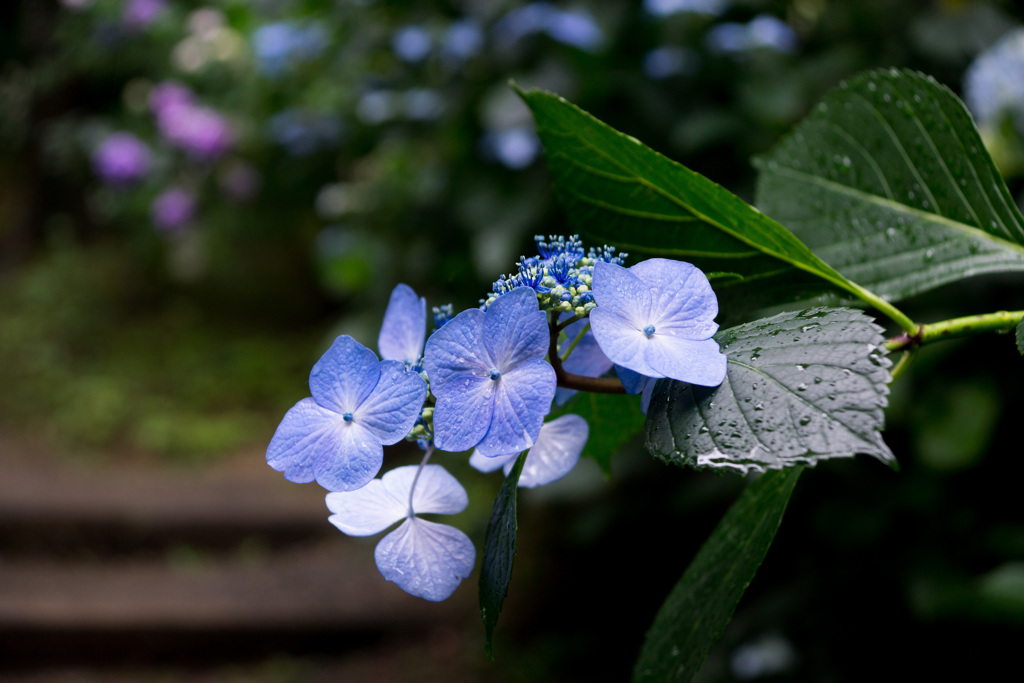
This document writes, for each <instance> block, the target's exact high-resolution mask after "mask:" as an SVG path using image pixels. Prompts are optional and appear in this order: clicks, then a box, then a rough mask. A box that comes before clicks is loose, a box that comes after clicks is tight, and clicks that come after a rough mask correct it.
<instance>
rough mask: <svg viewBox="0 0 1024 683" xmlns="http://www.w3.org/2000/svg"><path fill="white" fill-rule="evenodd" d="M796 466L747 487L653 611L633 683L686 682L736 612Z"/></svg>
mask: <svg viewBox="0 0 1024 683" xmlns="http://www.w3.org/2000/svg"><path fill="white" fill-rule="evenodd" d="M800 471H801V468H799V467H794V468H791V469H786V470H782V471H781V472H769V473H768V474H764V475H762V476H761V477H760V478H758V479H757V480H756V481H754V482H752V483H751V484H750V485H749V486H747V488H746V490H745V491H744V492H743V493H742V494H741V495H740V497H739V498H738V499H737V500H736V502H735V503H733V505H732V507H731V508H729V511H728V512H726V513H725V516H724V517H723V518H722V521H721V522H719V523H718V526H717V527H715V530H714V531H712V532H711V536H710V537H709V538H708V540H707V541H706V542H705V543H704V545H703V546H701V549H700V551H699V552H698V553H697V557H695V558H694V560H693V562H692V563H690V566H689V567H687V569H686V572H685V573H684V574H683V578H681V579H680V580H679V583H677V584H676V586H675V588H673V589H672V592H671V593H669V596H668V599H666V600H665V603H664V604H663V605H662V606H661V609H660V610H658V615H657V616H656V617H655V619H654V624H653V625H652V626H651V630H650V631H648V633H647V638H646V640H645V641H644V647H643V650H641V652H640V658H639V659H638V660H637V663H636V668H635V669H634V670H633V680H634V681H638V682H639V681H657V682H658V683H663V682H665V681H681V682H685V681H689V680H690V679H692V678H693V676H694V674H696V673H697V670H698V669H699V668H700V665H701V662H703V661H704V658H705V657H707V654H708V651H709V650H710V649H711V646H712V645H714V643H715V641H717V640H718V638H719V636H721V635H722V631H724V630H725V627H726V625H727V624H728V623H729V620H730V619H732V613H733V612H734V611H735V610H736V605H737V604H738V603H739V601H740V598H741V597H742V596H743V592H744V591H745V590H746V588H747V586H748V585H749V584H750V582H751V581H752V580H753V578H754V574H756V573H757V569H758V567H760V566H761V562H762V561H763V560H764V556H765V554H766V553H767V552H768V547H769V546H771V544H772V540H773V539H774V538H775V532H776V531H777V530H778V528H779V522H781V521H782V514H783V513H784V512H785V511H786V504H787V503H788V502H789V497H790V496H791V495H792V493H793V487H794V486H796V480H797V478H798V477H799V476H800Z"/></svg>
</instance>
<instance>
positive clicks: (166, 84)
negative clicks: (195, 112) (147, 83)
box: [149, 81, 196, 116]
mask: <svg viewBox="0 0 1024 683" xmlns="http://www.w3.org/2000/svg"><path fill="white" fill-rule="evenodd" d="M195 99H196V98H195V95H194V94H193V93H192V90H191V89H189V88H188V86H185V85H182V84H181V83H179V82H178V81H162V82H160V83H157V84H156V85H154V86H153V89H152V90H150V91H149V110H150V111H151V112H153V113H154V114H155V115H157V116H160V113H161V112H162V111H164V110H166V109H167V108H168V107H174V106H184V105H191V104H192V103H193V102H195Z"/></svg>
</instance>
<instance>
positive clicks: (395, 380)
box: [354, 360, 427, 446]
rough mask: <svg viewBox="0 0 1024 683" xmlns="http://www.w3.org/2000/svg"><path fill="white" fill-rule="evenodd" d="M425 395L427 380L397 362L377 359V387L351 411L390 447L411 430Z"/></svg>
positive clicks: (356, 419)
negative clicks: (378, 368) (378, 373)
mask: <svg viewBox="0 0 1024 683" xmlns="http://www.w3.org/2000/svg"><path fill="white" fill-rule="evenodd" d="M426 397H427V383H426V382H424V381H423V378H422V377H420V376H419V374H418V373H415V372H411V371H409V370H406V369H405V365H404V364H403V363H399V362H397V361H392V360H386V361H381V364H380V379H379V380H378V381H377V386H375V387H374V388H373V391H372V392H370V395H369V396H367V397H366V400H365V401H363V402H362V404H360V406H359V408H358V409H357V410H356V411H355V412H354V418H355V421H356V422H358V423H360V424H362V425H363V426H364V427H366V428H367V429H369V430H370V431H372V432H373V433H374V434H375V435H376V436H377V437H378V438H379V439H380V442H381V443H382V444H384V445H385V446H390V445H391V444H394V443H398V442H399V441H401V440H402V439H404V438H405V435H406V434H408V433H409V430H410V429H412V426H413V425H414V424H415V423H416V418H418V417H419V415H420V410H421V409H422V408H423V400H424V399H425V398H426Z"/></svg>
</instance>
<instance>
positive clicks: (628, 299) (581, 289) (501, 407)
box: [267, 235, 726, 601]
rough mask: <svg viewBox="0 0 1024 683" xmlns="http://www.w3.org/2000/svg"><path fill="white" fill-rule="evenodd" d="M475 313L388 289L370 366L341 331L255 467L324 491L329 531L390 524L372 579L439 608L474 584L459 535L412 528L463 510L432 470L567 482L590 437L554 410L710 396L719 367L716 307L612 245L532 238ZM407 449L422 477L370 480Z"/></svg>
mask: <svg viewBox="0 0 1024 683" xmlns="http://www.w3.org/2000/svg"><path fill="white" fill-rule="evenodd" d="M536 241H537V251H538V253H537V254H535V255H533V256H529V257H526V256H524V257H521V258H520V259H519V262H518V264H517V265H516V272H514V273H511V274H508V275H503V276H501V277H500V278H499V279H498V280H497V281H496V282H495V283H494V286H493V288H492V291H491V292H490V293H489V294H488V295H487V296H486V297H484V298H483V299H481V300H480V306H479V307H478V308H471V309H468V310H465V311H462V312H460V313H458V314H457V315H455V314H454V309H453V307H452V306H451V305H450V304H447V305H443V306H438V307H434V308H433V313H434V315H433V325H434V328H435V329H434V330H433V332H432V333H431V334H430V335H429V336H428V335H427V325H428V320H427V302H426V300H425V299H423V298H421V297H419V296H418V295H417V294H416V293H415V292H414V291H413V289H412V288H411V287H409V286H408V285H404V284H399V285H398V286H396V287H395V289H394V291H393V292H392V294H391V298H390V300H389V302H388V306H387V309H386V310H385V312H384V318H383V324H382V326H381V331H380V336H379V338H378V341H377V347H378V349H379V351H380V358H379V359H378V357H377V355H376V354H375V353H374V352H373V351H371V350H370V349H368V348H366V347H365V346H363V345H362V344H360V343H359V342H357V341H356V340H355V339H353V338H352V337H350V336H348V335H343V336H341V337H338V338H337V339H336V340H335V341H334V343H333V344H332V345H331V347H330V348H329V349H328V350H327V352H326V353H325V354H324V355H323V357H321V358H320V360H319V361H317V363H316V364H315V365H314V366H313V370H312V372H311V373H310V378H309V387H310V394H311V396H310V397H309V398H305V399H303V400H301V401H299V402H298V403H297V404H296V405H295V406H294V407H293V408H292V409H291V410H289V411H288V413H287V414H286V415H285V417H284V419H283V420H282V421H281V424H280V426H279V427H278V429H277V432H276V433H275V434H274V437H273V439H272V440H271V442H270V446H269V447H268V449H267V462H268V464H270V466H271V467H273V468H274V469H276V470H278V471H280V472H283V473H284V476H285V478H287V479H289V480H291V481H295V482H312V481H316V482H317V483H319V484H320V485H321V486H323V487H324V488H326V489H328V490H329V491H330V493H328V494H327V499H326V500H327V506H328V508H329V510H330V511H331V513H332V514H331V516H330V521H331V523H333V524H334V525H335V526H336V527H337V528H338V529H340V530H341V531H342V532H344V533H346V534H349V535H353V536H368V535H373V534H376V533H379V532H381V531H384V530H385V529H387V528H388V527H390V526H391V525H393V524H395V523H398V522H401V524H400V525H399V526H398V527H397V528H396V529H395V530H394V531H392V532H391V533H389V534H388V535H387V536H385V537H384V538H383V539H382V540H381V541H380V542H379V543H378V545H377V550H376V552H375V553H374V557H375V560H376V563H377V567H378V569H379V570H380V572H381V575H382V576H383V577H384V578H385V579H387V580H389V581H393V582H394V583H395V584H396V585H398V586H399V587H400V588H402V589H403V590H405V591H406V592H408V593H410V594H412V595H415V596H418V597H421V598H424V599H426V600H431V601H439V600H444V599H445V598H447V597H448V596H450V595H451V594H452V592H453V591H454V590H455V589H456V588H457V587H458V585H459V583H460V582H461V581H462V579H464V578H466V577H467V576H469V574H470V573H471V572H472V569H473V566H474V563H475V558H476V551H475V549H474V546H473V543H472V541H471V540H470V539H469V537H468V536H466V534H465V533H463V532H462V531H459V530H458V529H456V528H454V527H452V526H450V525H447V524H441V523H438V522H432V521H428V520H424V519H421V518H420V517H419V516H418V515H421V514H456V513H458V512H461V511H462V510H463V509H464V508H465V507H466V505H467V501H468V498H467V494H466V491H465V489H464V488H463V487H462V485H461V484H460V483H459V482H458V481H457V480H456V479H455V477H453V476H452V475H451V474H449V473H448V472H447V471H446V470H445V469H444V468H443V467H442V466H441V465H439V464H436V463H432V462H430V461H431V458H433V457H435V455H436V454H437V453H438V452H439V451H440V452H449V453H465V452H469V451H472V456H471V457H470V464H471V465H472V466H473V467H475V468H476V469H478V470H480V471H482V472H490V471H495V470H498V469H504V470H505V472H506V474H508V472H509V471H510V470H511V469H512V463H513V462H514V461H515V459H516V456H518V455H519V454H520V453H522V452H527V455H526V459H525V462H524V465H523V469H522V472H521V474H520V476H519V479H518V485H519V486H524V487H535V486H543V485H545V484H548V483H551V482H552V481H555V480H557V479H559V478H561V477H563V476H565V475H566V474H567V473H568V472H569V471H570V470H571V469H572V468H573V467H574V465H575V464H576V462H577V461H578V460H579V458H580V455H581V454H582V453H583V452H584V449H585V447H586V442H587V438H588V435H589V426H588V425H587V422H586V420H584V419H583V418H582V417H580V416H578V415H573V414H571V413H566V414H563V415H560V416H559V417H557V418H556V419H552V420H547V421H546V418H547V417H548V415H549V413H550V412H551V410H552V407H553V405H555V404H556V403H558V404H560V403H565V402H566V401H568V400H570V399H571V397H572V394H573V393H574V392H576V391H596V392H604V393H630V394H636V393H641V394H643V397H642V401H643V408H644V410H646V402H647V400H649V398H650V393H651V389H652V388H653V386H654V384H655V383H656V382H657V381H658V380H660V379H666V378H667V379H672V380H676V381H680V382H687V383H691V384H698V385H702V386H716V385H718V384H720V383H721V382H722V381H723V380H724V378H725V372H726V358H725V356H724V355H723V354H722V353H721V351H720V350H719V347H718V343H717V342H716V341H715V340H714V338H713V335H714V334H715V332H716V331H717V329H718V326H717V324H716V323H715V322H714V319H715V316H716V315H717V314H718V301H717V299H716V297H715V294H714V291H713V290H712V288H711V285H710V283H709V282H708V279H707V277H705V275H704V274H703V273H702V272H701V271H700V270H699V269H697V268H696V267H695V266H693V265H691V264H689V263H684V262H681V261H673V260H669V259H650V260H647V261H641V262H640V263H637V264H636V265H634V266H632V267H630V268H626V266H625V259H626V256H627V255H626V254H620V253H616V251H615V249H614V247H607V246H606V247H602V248H601V249H590V250H588V251H584V249H583V245H582V243H581V241H580V239H579V237H578V236H576V235H573V236H571V237H568V238H565V237H561V236H550V237H548V238H547V239H544V238H543V237H541V236H538V237H537V238H536ZM402 440H407V441H414V442H416V443H417V444H418V445H419V447H420V448H421V449H422V450H423V451H424V453H423V456H422V459H421V461H420V463H419V465H405V466H402V467H397V468H394V469H391V470H390V471H388V472H386V473H385V474H384V475H383V476H381V477H379V478H378V477H377V474H378V473H379V472H380V470H381V468H382V465H383V462H384V454H383V451H384V448H383V447H384V446H390V445H393V444H396V443H398V442H399V441H402Z"/></svg>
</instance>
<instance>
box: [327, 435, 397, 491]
mask: <svg viewBox="0 0 1024 683" xmlns="http://www.w3.org/2000/svg"><path fill="white" fill-rule="evenodd" d="M334 436H335V439H336V442H335V443H336V448H337V450H335V451H334V452H331V451H329V450H326V449H325V450H323V451H321V452H320V453H318V454H317V459H316V464H315V465H314V467H313V471H314V473H315V474H316V483H318V484H320V485H321V486H323V487H324V488H325V489H327V490H328V491H355V490H356V489H361V488H363V487H364V486H366V485H367V484H368V483H370V481H372V480H373V478H374V477H375V476H377V472H379V471H380V466H381V465H382V464H383V463H384V448H383V447H382V446H381V445H380V440H379V439H378V438H377V436H376V435H375V434H374V433H373V432H371V431H370V430H369V429H366V428H365V427H363V426H362V425H360V424H358V423H356V422H344V421H342V422H341V425H340V426H339V427H338V428H337V430H336V433H335V435H334Z"/></svg>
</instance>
